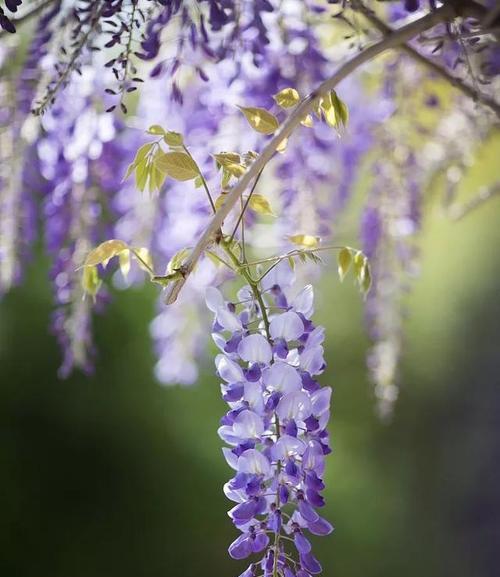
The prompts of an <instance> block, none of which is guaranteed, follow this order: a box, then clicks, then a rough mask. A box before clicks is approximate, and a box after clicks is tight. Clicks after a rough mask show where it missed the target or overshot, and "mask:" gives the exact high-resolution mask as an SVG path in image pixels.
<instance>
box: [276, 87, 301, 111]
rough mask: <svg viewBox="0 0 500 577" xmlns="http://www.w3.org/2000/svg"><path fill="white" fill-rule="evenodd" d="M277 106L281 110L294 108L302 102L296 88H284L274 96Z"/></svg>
mask: <svg viewBox="0 0 500 577" xmlns="http://www.w3.org/2000/svg"><path fill="white" fill-rule="evenodd" d="M273 98H274V100H275V102H276V104H277V105H278V106H281V108H292V107H293V106H295V105H296V104H298V103H299V102H300V96H299V93H298V92H297V91H296V90H295V88H284V89H283V90H280V91H279V92H278V94H275V95H274V96H273Z"/></svg>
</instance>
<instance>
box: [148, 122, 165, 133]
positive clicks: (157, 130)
mask: <svg viewBox="0 0 500 577" xmlns="http://www.w3.org/2000/svg"><path fill="white" fill-rule="evenodd" d="M147 133H148V134H154V135H156V136H164V135H165V134H166V132H165V129H164V128H162V127H161V126H160V125H159V124H153V126H150V127H149V128H148V130H147Z"/></svg>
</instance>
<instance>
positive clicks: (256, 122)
mask: <svg viewBox="0 0 500 577" xmlns="http://www.w3.org/2000/svg"><path fill="white" fill-rule="evenodd" d="M238 108H239V109H240V110H241V112H243V114H244V115H245V118H246V119H247V120H248V124H250V126H251V127H252V128H253V129H254V130H256V131H257V132H260V133H261V134H273V133H274V132H276V130H277V129H278V128H279V125H280V124H279V122H278V119H277V118H276V116H274V114H271V113H270V112H268V111H267V110H265V109H264V108H253V107H246V106H238Z"/></svg>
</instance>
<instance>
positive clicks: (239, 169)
mask: <svg viewBox="0 0 500 577" xmlns="http://www.w3.org/2000/svg"><path fill="white" fill-rule="evenodd" d="M214 158H215V160H216V162H217V164H218V165H220V166H222V168H224V169H225V170H226V171H227V172H229V174H230V175H231V176H235V177H236V178H239V177H240V176H241V175H243V174H245V170H246V169H245V167H244V166H243V165H242V164H241V157H240V155H239V154H236V153H235V152H221V153H220V154H214Z"/></svg>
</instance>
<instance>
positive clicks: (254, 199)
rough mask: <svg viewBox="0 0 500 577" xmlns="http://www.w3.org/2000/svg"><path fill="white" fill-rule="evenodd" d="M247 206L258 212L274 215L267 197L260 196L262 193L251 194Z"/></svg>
mask: <svg viewBox="0 0 500 577" xmlns="http://www.w3.org/2000/svg"><path fill="white" fill-rule="evenodd" d="M248 206H249V207H250V208H251V209H252V210H253V211H255V212H256V213H258V214H264V215H268V216H276V215H275V214H274V213H273V209H272V208H271V205H270V204H269V201H268V200H267V198H265V197H264V196H262V194H252V196H251V197H250V201H249V203H248Z"/></svg>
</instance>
